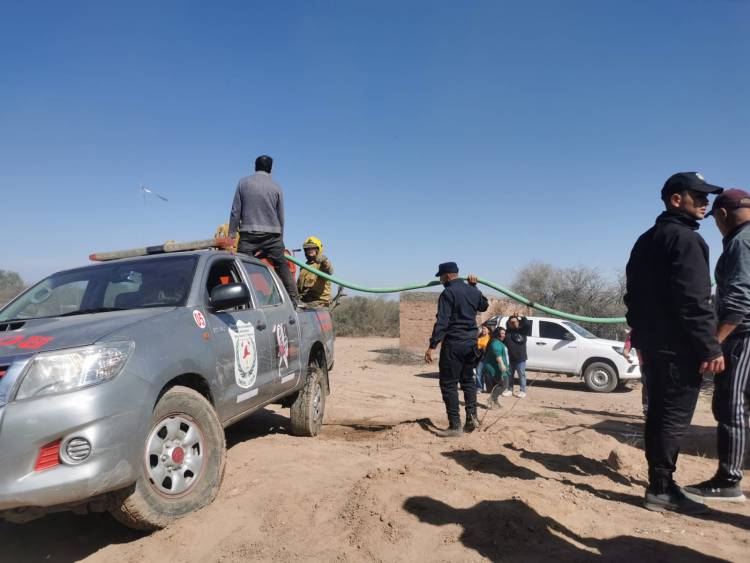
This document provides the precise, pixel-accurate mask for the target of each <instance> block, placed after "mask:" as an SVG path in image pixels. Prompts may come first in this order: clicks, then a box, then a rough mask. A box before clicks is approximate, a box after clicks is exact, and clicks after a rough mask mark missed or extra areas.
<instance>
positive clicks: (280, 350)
mask: <svg viewBox="0 0 750 563" xmlns="http://www.w3.org/2000/svg"><path fill="white" fill-rule="evenodd" d="M273 333H274V334H275V335H276V357H277V358H278V360H279V377H282V376H284V375H285V374H286V370H288V369H289V333H288V332H287V329H286V325H285V324H284V323H279V324H277V325H274V326H273ZM282 368H283V371H282Z"/></svg>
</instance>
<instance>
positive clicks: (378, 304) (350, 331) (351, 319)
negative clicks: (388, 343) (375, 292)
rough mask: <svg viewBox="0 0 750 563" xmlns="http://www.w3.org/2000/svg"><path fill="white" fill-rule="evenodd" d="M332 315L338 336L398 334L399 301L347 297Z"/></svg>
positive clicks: (391, 335)
mask: <svg viewBox="0 0 750 563" xmlns="http://www.w3.org/2000/svg"><path fill="white" fill-rule="evenodd" d="M332 316H333V326H334V328H335V330H336V336H390V337H393V336H398V301H386V300H385V299H370V298H367V297H346V298H344V299H342V300H341V303H340V305H339V306H338V307H336V309H334V311H333V315H332Z"/></svg>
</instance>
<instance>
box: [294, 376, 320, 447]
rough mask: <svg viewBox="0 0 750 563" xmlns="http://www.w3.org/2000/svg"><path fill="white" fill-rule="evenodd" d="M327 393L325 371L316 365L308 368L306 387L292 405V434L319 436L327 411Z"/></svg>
mask: <svg viewBox="0 0 750 563" xmlns="http://www.w3.org/2000/svg"><path fill="white" fill-rule="evenodd" d="M326 391H327V390H326V383H325V377H324V376H323V370H322V369H321V368H320V367H318V366H317V365H314V364H312V365H310V366H308V368H307V379H306V381H305V386H304V387H303V388H302V390H301V391H300V392H299V393H297V398H296V399H295V400H294V402H293V403H292V409H291V415H290V416H291V420H292V424H291V426H292V428H291V430H292V434H294V435H295V436H317V435H318V432H320V427H321V426H322V425H323V415H324V414H325V409H326V394H327V393H326Z"/></svg>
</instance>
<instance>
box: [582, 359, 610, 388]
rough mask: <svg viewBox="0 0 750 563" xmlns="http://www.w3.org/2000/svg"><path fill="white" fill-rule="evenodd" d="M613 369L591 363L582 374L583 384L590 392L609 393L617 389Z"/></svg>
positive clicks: (597, 363)
mask: <svg viewBox="0 0 750 563" xmlns="http://www.w3.org/2000/svg"><path fill="white" fill-rule="evenodd" d="M617 380H618V378H617V372H616V371H615V368H613V367H612V366H611V365H609V364H606V363H604V362H592V363H590V364H589V365H588V366H587V367H586V371H585V372H584V373H583V382H584V383H585V384H586V387H588V388H589V389H590V390H591V391H595V392H597V393H610V392H612V391H614V389H615V387H617Z"/></svg>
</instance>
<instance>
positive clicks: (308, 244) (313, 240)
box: [302, 237, 323, 254]
mask: <svg viewBox="0 0 750 563" xmlns="http://www.w3.org/2000/svg"><path fill="white" fill-rule="evenodd" d="M302 248H317V249H318V253H319V254H323V243H322V242H321V241H320V239H319V238H318V237H307V238H306V239H305V244H303V245H302Z"/></svg>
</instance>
